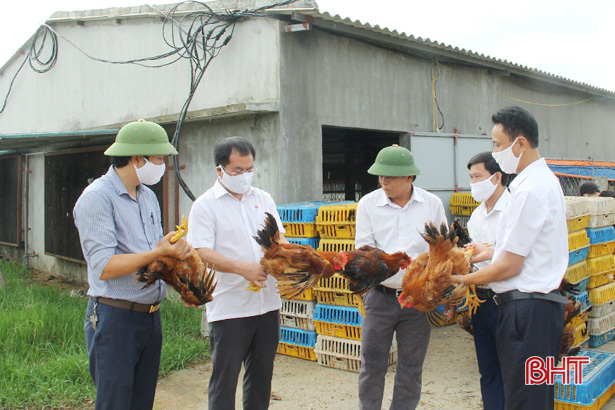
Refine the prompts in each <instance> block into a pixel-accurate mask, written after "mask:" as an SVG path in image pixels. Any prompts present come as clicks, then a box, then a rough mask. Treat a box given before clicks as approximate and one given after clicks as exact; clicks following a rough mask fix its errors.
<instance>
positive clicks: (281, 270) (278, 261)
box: [248, 212, 342, 299]
mask: <svg viewBox="0 0 615 410" xmlns="http://www.w3.org/2000/svg"><path fill="white" fill-rule="evenodd" d="M266 215H267V217H266V219H265V226H264V227H263V229H261V230H259V231H258V232H257V235H256V236H254V239H255V240H256V242H257V243H258V244H259V245H260V246H261V248H262V250H263V252H264V255H263V257H262V258H261V261H260V263H261V265H263V267H264V269H265V271H266V272H267V273H269V274H270V275H272V276H273V277H275V278H276V279H277V281H278V291H279V292H280V296H282V297H283V298H287V299H292V298H294V297H296V296H299V295H300V294H301V293H303V292H305V291H306V290H307V289H310V288H312V287H313V286H314V285H315V284H316V283H317V282H318V280H319V279H320V278H322V277H325V278H328V277H331V276H333V275H334V274H335V272H336V271H339V270H341V269H342V265H341V258H340V256H339V255H338V253H337V252H319V251H316V250H315V249H314V248H312V247H310V246H308V245H297V244H292V243H280V230H279V228H278V224H277V222H276V220H275V218H274V217H273V215H271V214H270V213H268V212H266ZM248 289H249V290H255V291H257V289H258V290H260V288H258V287H257V286H254V285H253V284H251V286H249V287H248Z"/></svg>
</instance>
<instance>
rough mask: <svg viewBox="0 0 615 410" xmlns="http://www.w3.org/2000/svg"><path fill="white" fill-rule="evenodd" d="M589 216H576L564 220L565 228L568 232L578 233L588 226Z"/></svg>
mask: <svg viewBox="0 0 615 410" xmlns="http://www.w3.org/2000/svg"><path fill="white" fill-rule="evenodd" d="M589 216H590V215H589V214H587V215H583V216H577V217H575V218H570V219H566V226H567V227H568V232H575V231H580V230H581V229H585V228H587V227H588V226H589Z"/></svg>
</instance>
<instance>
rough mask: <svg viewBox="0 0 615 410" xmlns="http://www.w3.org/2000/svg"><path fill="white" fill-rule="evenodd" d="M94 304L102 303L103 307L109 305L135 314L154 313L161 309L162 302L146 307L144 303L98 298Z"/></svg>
mask: <svg viewBox="0 0 615 410" xmlns="http://www.w3.org/2000/svg"><path fill="white" fill-rule="evenodd" d="M92 299H94V302H97V303H102V304H103V305H109V306H113V307H116V308H120V309H125V310H132V311H134V312H142V313H143V312H144V313H154V312H155V311H157V310H158V309H160V302H156V303H154V304H153V305H144V304H143V303H137V302H129V301H127V300H121V299H110V298H103V297H97V298H92Z"/></svg>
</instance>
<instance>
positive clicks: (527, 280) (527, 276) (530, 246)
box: [491, 158, 568, 293]
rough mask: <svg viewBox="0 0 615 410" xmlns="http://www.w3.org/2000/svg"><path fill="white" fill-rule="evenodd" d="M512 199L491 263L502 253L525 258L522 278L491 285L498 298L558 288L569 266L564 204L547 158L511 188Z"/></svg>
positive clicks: (499, 232)
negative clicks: (504, 294)
mask: <svg viewBox="0 0 615 410" xmlns="http://www.w3.org/2000/svg"><path fill="white" fill-rule="evenodd" d="M510 190H511V193H512V195H511V197H510V200H509V202H508V206H507V207H506V209H505V210H504V213H503V214H502V217H501V218H500V223H499V225H498V235H497V240H496V246H495V252H494V255H493V260H494V261H496V260H498V259H500V258H501V257H502V254H503V252H504V251H507V252H510V253H514V254H516V255H520V256H524V257H525V262H524V263H523V267H522V268H521V273H520V274H519V275H518V276H515V277H513V278H510V279H506V280H503V281H499V282H492V283H491V288H492V289H493V290H494V292H496V293H502V292H507V291H510V290H515V289H517V290H520V291H521V292H541V293H548V292H550V291H552V290H553V289H557V288H558V287H559V285H560V282H561V280H562V277H563V276H564V274H565V273H566V267H567V266H568V231H567V228H566V202H565V200H564V194H563V192H562V188H561V186H560V184H559V180H558V179H557V177H556V176H555V175H554V174H553V172H551V170H550V169H549V167H548V166H547V163H546V161H545V160H544V158H540V159H539V160H537V161H534V162H533V163H531V164H530V165H528V166H527V167H526V168H525V169H524V170H523V171H521V173H520V174H519V175H517V177H516V178H515V179H514V180H513V182H512V183H511V184H510Z"/></svg>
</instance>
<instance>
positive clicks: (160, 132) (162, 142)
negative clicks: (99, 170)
mask: <svg viewBox="0 0 615 410" xmlns="http://www.w3.org/2000/svg"><path fill="white" fill-rule="evenodd" d="M105 155H109V156H111V157H132V156H133V155H143V156H148V155H177V150H175V148H174V147H173V145H171V143H169V137H168V136H167V132H166V131H165V130H164V128H162V127H161V126H160V125H158V124H156V123H153V122H149V121H145V120H139V121H135V122H129V123H128V124H126V125H124V126H123V127H122V129H120V132H118V133H117V137H115V142H114V143H113V144H112V145H111V146H110V147H109V148H107V150H106V151H105Z"/></svg>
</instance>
